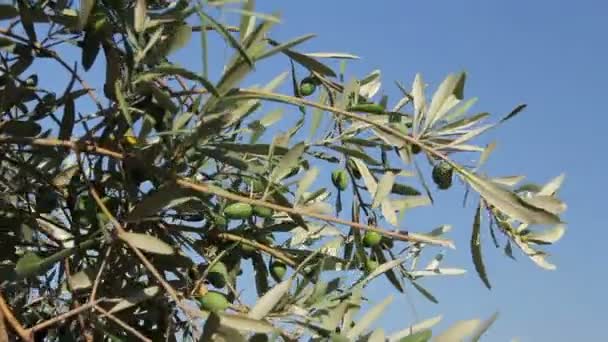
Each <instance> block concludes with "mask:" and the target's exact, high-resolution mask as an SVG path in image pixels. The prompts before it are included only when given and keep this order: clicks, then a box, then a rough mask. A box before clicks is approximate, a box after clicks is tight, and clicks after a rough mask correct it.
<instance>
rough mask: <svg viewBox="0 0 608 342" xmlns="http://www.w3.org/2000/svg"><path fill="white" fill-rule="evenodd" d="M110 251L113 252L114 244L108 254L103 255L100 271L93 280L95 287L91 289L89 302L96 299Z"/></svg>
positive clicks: (107, 251)
mask: <svg viewBox="0 0 608 342" xmlns="http://www.w3.org/2000/svg"><path fill="white" fill-rule="evenodd" d="M110 253H112V246H109V247H108V249H107V250H106V254H105V256H104V257H103V261H102V262H101V266H100V267H99V271H98V272H97V275H96V276H95V281H94V282H93V289H92V290H91V298H89V302H93V301H94V300H95V296H97V288H98V287H99V283H100V282H101V274H102V273H103V270H104V268H105V267H106V264H107V262H108V258H109V257H110Z"/></svg>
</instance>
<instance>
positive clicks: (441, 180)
mask: <svg viewBox="0 0 608 342" xmlns="http://www.w3.org/2000/svg"><path fill="white" fill-rule="evenodd" d="M453 173H454V169H453V168H452V165H450V164H448V163H447V162H440V163H439V164H437V165H435V167H433V172H432V177H433V182H435V184H437V187H438V188H439V189H441V190H446V189H449V188H450V186H452V175H453Z"/></svg>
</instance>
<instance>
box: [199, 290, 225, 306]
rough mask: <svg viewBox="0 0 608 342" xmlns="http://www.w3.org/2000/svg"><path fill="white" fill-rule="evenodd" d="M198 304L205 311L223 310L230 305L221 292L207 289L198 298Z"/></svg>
mask: <svg viewBox="0 0 608 342" xmlns="http://www.w3.org/2000/svg"><path fill="white" fill-rule="evenodd" d="M199 304H200V306H201V308H202V309H204V310H207V311H224V310H226V309H227V308H228V307H229V306H230V302H228V299H227V298H226V295H224V294H223V293H221V292H217V291H209V292H207V293H205V295H203V296H202V297H201V298H200V299H199Z"/></svg>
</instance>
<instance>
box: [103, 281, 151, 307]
mask: <svg viewBox="0 0 608 342" xmlns="http://www.w3.org/2000/svg"><path fill="white" fill-rule="evenodd" d="M160 293H162V291H161V289H160V287H159V286H156V285H154V286H150V287H146V288H144V289H135V290H133V291H130V292H129V293H128V295H127V296H126V297H125V298H124V299H123V300H121V301H120V302H118V303H116V305H114V306H113V307H112V308H111V309H110V310H109V311H108V312H110V313H116V312H119V311H122V310H125V309H128V308H131V307H133V306H136V305H138V304H139V303H142V302H144V301H146V300H149V299H152V298H154V297H156V296H157V295H158V294H160Z"/></svg>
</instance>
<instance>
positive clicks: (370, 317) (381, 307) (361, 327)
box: [346, 296, 393, 340]
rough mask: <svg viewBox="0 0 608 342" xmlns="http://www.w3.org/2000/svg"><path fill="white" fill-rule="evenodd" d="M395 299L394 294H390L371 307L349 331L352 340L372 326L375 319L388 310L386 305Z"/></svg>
mask: <svg viewBox="0 0 608 342" xmlns="http://www.w3.org/2000/svg"><path fill="white" fill-rule="evenodd" d="M392 301H393V296H388V297H386V299H384V300H383V301H382V302H380V303H378V304H377V305H375V306H374V307H372V308H371V309H369V310H368V311H367V312H366V313H365V314H364V315H363V317H361V319H360V320H359V321H358V322H357V324H356V325H355V326H354V327H353V328H352V329H350V330H349V331H348V333H347V334H346V337H347V338H349V339H350V340H355V339H357V337H359V336H360V335H361V334H363V333H364V332H365V331H366V330H367V328H369V327H370V326H371V324H372V323H374V321H376V320H377V319H378V318H380V315H382V313H383V312H384V311H385V310H386V307H388V305H389V304H390V303H391V302H392Z"/></svg>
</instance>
